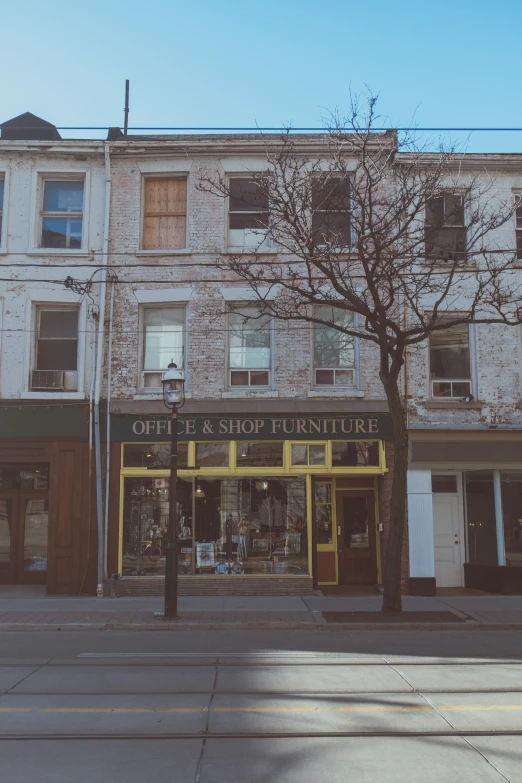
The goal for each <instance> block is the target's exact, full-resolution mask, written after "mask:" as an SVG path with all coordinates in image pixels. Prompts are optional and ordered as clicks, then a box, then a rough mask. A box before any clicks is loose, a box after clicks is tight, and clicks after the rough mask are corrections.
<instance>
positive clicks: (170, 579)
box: [161, 362, 185, 620]
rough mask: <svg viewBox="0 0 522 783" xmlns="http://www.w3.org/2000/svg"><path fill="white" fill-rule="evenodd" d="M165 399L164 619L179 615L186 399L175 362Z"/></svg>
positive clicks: (168, 376) (167, 375) (166, 377)
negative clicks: (181, 433) (181, 423)
mask: <svg viewBox="0 0 522 783" xmlns="http://www.w3.org/2000/svg"><path fill="white" fill-rule="evenodd" d="M161 383H162V386H163V402H164V403H165V405H166V406H167V408H169V409H170V411H171V422H170V425H171V438H172V439H171V449H170V485H169V525H168V531H167V551H166V553H165V611H164V613H163V617H164V619H165V620H176V619H177V617H178V542H177V530H176V494H177V493H176V484H177V479H178V408H181V406H182V405H183V403H184V402H185V395H184V393H183V387H184V385H185V373H184V372H183V370H178V367H177V365H175V364H174V362H171V363H170V364H169V367H168V370H167V372H165V373H163V378H162V379H161Z"/></svg>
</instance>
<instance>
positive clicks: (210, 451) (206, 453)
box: [196, 442, 229, 468]
mask: <svg viewBox="0 0 522 783" xmlns="http://www.w3.org/2000/svg"><path fill="white" fill-rule="evenodd" d="M228 466H229V457H228V442H226V443H196V467H198V468H228Z"/></svg>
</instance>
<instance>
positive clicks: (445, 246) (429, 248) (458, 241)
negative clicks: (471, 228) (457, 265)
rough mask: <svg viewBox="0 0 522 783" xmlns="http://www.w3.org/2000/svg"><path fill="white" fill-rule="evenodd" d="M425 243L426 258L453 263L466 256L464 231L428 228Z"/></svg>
mask: <svg viewBox="0 0 522 783" xmlns="http://www.w3.org/2000/svg"><path fill="white" fill-rule="evenodd" d="M425 242H426V256H427V257H428V258H433V259H436V258H440V259H441V260H442V261H445V260H447V261H454V260H458V259H462V258H464V257H465V255H466V231H465V230H464V229H461V228H428V229H426V232H425Z"/></svg>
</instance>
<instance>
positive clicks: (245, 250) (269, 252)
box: [221, 247, 281, 256]
mask: <svg viewBox="0 0 522 783" xmlns="http://www.w3.org/2000/svg"><path fill="white" fill-rule="evenodd" d="M280 252H281V251H280V250H277V249H276V248H274V247H269V248H258V247H227V249H226V250H222V251H221V255H222V256H252V255H256V256H275V255H277V253H280Z"/></svg>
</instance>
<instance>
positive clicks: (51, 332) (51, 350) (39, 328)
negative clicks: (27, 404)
mask: <svg viewBox="0 0 522 783" xmlns="http://www.w3.org/2000/svg"><path fill="white" fill-rule="evenodd" d="M78 315H79V313H78V309H77V308H67V307H54V308H50V307H49V306H45V307H37V309H36V335H35V338H36V339H35V345H34V362H33V371H32V373H31V390H32V391H39V390H42V391H47V392H63V391H77V389H78Z"/></svg>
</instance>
